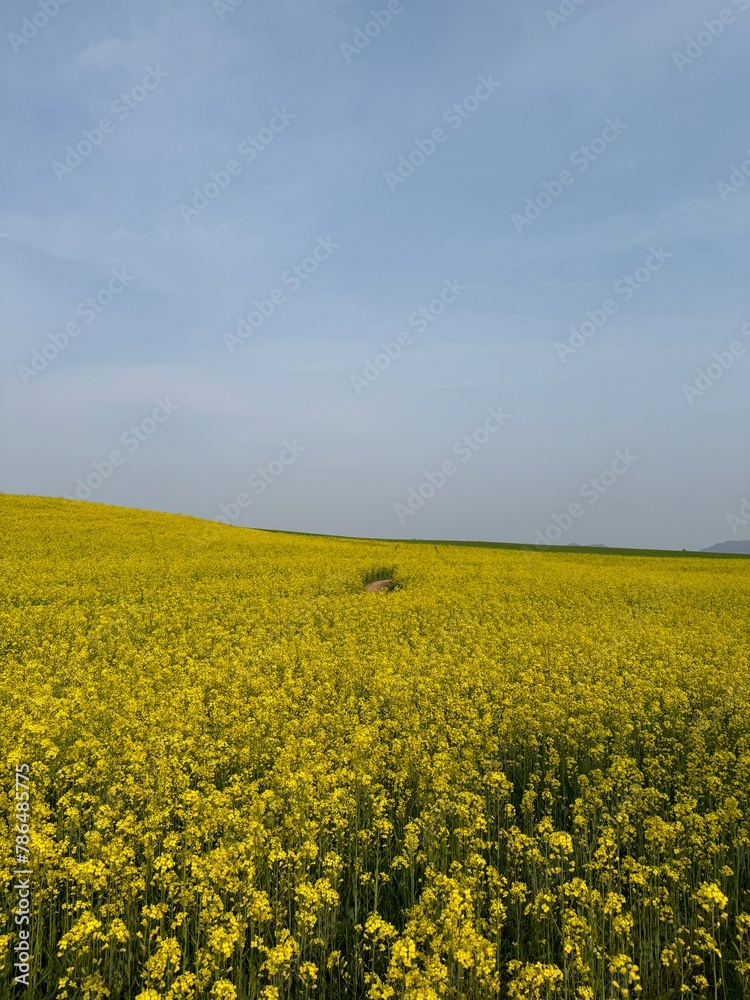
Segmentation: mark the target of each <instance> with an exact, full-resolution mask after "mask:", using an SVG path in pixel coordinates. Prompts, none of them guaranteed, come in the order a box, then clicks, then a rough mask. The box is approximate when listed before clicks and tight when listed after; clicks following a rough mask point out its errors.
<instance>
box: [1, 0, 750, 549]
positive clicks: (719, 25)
mask: <svg viewBox="0 0 750 1000" xmlns="http://www.w3.org/2000/svg"><path fill="white" fill-rule="evenodd" d="M45 4H46V11H47V13H45V7H44V5H43V4H40V3H35V2H27V0H24V3H23V4H22V5H20V6H19V5H14V7H13V8H12V9H10V8H6V9H5V10H4V11H3V14H2V29H3V30H2V35H3V38H2V39H0V42H2V43H3V44H5V46H6V51H5V57H4V59H3V60H2V69H1V70H0V75H1V77H2V84H3V92H4V93H5V94H6V95H7V96H8V98H9V99H8V100H6V102H5V108H4V111H3V118H4V120H3V122H2V126H3V134H4V135H5V137H6V146H5V155H4V157H3V165H2V171H3V173H4V183H3V185H2V191H3V194H2V199H1V200H0V232H2V234H3V236H2V238H1V239H0V258H2V265H3V269H4V272H5V276H6V280H5V281H4V283H3V287H2V292H1V293H0V294H1V296H2V308H3V313H4V319H5V323H4V325H5V329H6V331H7V333H6V336H5V337H4V338H3V341H2V347H0V352H1V353H0V383H1V385H0V389H1V390H2V400H3V404H2V405H3V411H2V422H3V434H2V441H1V448H2V453H1V454H0V459H1V460H2V489H3V490H5V491H6V492H13V493H34V494H45V495H50V496H62V495H69V496H73V495H76V491H78V495H80V496H85V497H86V498H87V499H90V500H93V501H98V502H104V503H114V504H123V505H127V506H134V507H145V508H152V509H158V510H169V511H176V512H182V513H189V514H195V515H198V516H201V517H207V518H220V517H223V518H224V519H225V520H228V521H230V522H231V523H235V524H242V525H250V526H258V527H272V528H287V529H290V530H301V531H319V532H326V533H333V534H352V535H364V536H382V537H404V538H414V537H423V538H446V539H447V538H452V539H480V538H481V539H487V540H505V541H524V542H530V541H534V540H535V539H536V540H540V535H539V533H541V537H542V538H545V539H547V540H548V541H550V542H560V543H570V542H576V543H606V544H610V545H626V546H652V547H664V548H701V547H703V546H707V545H710V544H713V543H714V542H717V541H722V540H724V539H727V538H733V537H734V538H747V537H750V519H744V520H742V521H741V523H739V524H738V523H737V521H736V520H735V521H734V522H732V525H731V526H730V523H729V521H728V520H727V515H729V514H732V513H733V512H738V511H740V510H741V509H742V504H743V499H744V498H746V497H747V496H749V495H750V475H749V473H748V436H747V431H748V407H747V385H748V373H749V372H750V327H747V328H746V329H745V331H744V332H743V327H744V326H745V324H747V323H749V322H750V302H749V301H748V295H747V231H748V222H750V196H749V193H750V184H747V186H745V181H746V174H745V173H744V172H743V171H742V164H743V163H745V164H746V171H747V173H748V174H750V163H748V162H747V161H748V159H750V152H749V151H748V149H749V148H750V129H748V126H747V120H746V114H745V104H746V101H745V96H744V95H745V91H746V73H745V65H746V52H747V44H748V38H749V37H750V2H749V0H739V2H734V0H729V2H727V3H726V4H725V5H722V4H721V3H717V4H716V5H713V6H710V5H706V3H705V2H702V3H698V2H693V0H662V2H659V3H657V4H654V3H646V2H645V0H621V2H604V0H585V2H584V3H582V4H580V5H578V6H576V5H574V4H573V3H572V0H563V2H562V4H561V5H559V6H558V5H555V4H547V3H546V2H545V0H539V2H536V0H533V2H532V0H524V2H523V3H521V2H520V0H509V2H506V3H504V4H502V5H500V4H497V3H496V2H492V3H490V2H483V0H473V2H471V3H469V4H466V5H459V4H455V3H454V4H448V3H444V2H440V0H438V2H433V3H431V4H429V5H428V4H426V3H424V2H423V0H403V3H399V2H398V0H392V3H391V4H390V9H388V7H389V5H388V4H386V3H378V4H376V5H375V6H373V5H372V4H367V3H359V2H349V0H320V2H318V3H317V4H315V5H310V6H308V7H306V8H305V9H302V5H299V4H292V3H288V2H286V0H277V2H274V3H270V2H268V0H262V2H255V0H234V4H235V5H234V6H230V5H229V4H228V3H224V2H218V0H217V2H216V3H212V2H211V0H201V2H197V0H183V2H180V3H177V2H169V0H166V2H158V3H154V2H153V0H150V2H146V0H130V2H129V3H128V4H127V5H115V4H107V3H93V2H91V0H68V2H67V3H66V4H64V5H59V3H58V0H45ZM745 5H747V8H746V9H743V7H744V6H745ZM373 11H374V12H375V15H376V16H375V15H374V14H373ZM722 11H723V12H724V13H723V14H722ZM550 12H552V13H550ZM25 19H26V20H25ZM45 22H46V23H45ZM378 22H379V23H378ZM386 22H388V23H386ZM704 22H708V24H707V25H706V24H704ZM24 35H25V36H26V37H24ZM365 39H368V44H366V45H365V44H363V41H364V40H365ZM691 39H692V41H691ZM436 130H437V131H436ZM734 167H738V168H739V169H738V171H735V173H734V181H733V182H732V188H733V189H734V190H732V189H729V188H728V187H724V188H721V189H720V188H719V187H718V185H719V184H720V183H721V182H723V183H724V184H725V185H728V184H729V183H730V181H731V178H732V171H733V168H734ZM399 168H400V171H401V173H400V174H399V173H398V171H399ZM207 185H208V187H206V186H207ZM212 185H213V186H212ZM196 206H197V207H196ZM519 220H520V221H519ZM118 275H119V277H118ZM639 275H640V277H639ZM629 276H631V277H629ZM450 289H452V291H451V290H450ZM441 296H442V297H441ZM91 299H93V301H89V300H91ZM87 302H88V304H87ZM258 306H259V307H260V308H261V313H260V314H259V313H257V312H255V313H253V310H256V309H257V308H258ZM263 310H265V312H266V313H267V315H263V314H262V313H263ZM420 310H422V312H421V313H420ZM240 319H244V321H245V322H244V325H242V324H240V326H241V330H243V331H244V332H245V334H249V335H246V336H244V337H243V336H238V335H237V333H236V330H237V327H238V322H239V320H240ZM586 323H588V325H587V326H585V327H584V330H583V332H582V331H581V326H582V324H586ZM66 327H67V333H66ZM399 338H400V339H399ZM383 344H385V345H386V347H385V348H384V347H383V346H382V345H383ZM50 345H51V346H50ZM389 345H390V346H389ZM389 355H390V356H389ZM715 355H718V359H717V358H716V357H715ZM368 362H369V365H368ZM709 368H710V371H708V369H709ZM700 371H703V372H704V373H706V374H704V375H703V376H700V375H699V374H698V373H699V372H700ZM686 387H687V388H686ZM159 407H161V409H159ZM154 411H156V416H154ZM493 412H494V413H495V414H497V413H498V412H501V413H502V414H504V416H503V418H502V419H501V420H498V419H497V418H496V417H495V418H493V417H492V415H491V414H492V413H493ZM488 414H489V415H488ZM488 421H489V423H488ZM132 428H135V431H133V430H131V429H132ZM467 436H468V439H469V443H468V444H467V443H466V438H467ZM133 442H135V444H133ZM461 442H463V444H462V443H461ZM113 454H114V457H113ZM467 455H468V457H467ZM618 455H619V456H620V457H618ZM623 455H625V456H626V457H627V460H626V461H623V460H622V457H621V456H623ZM110 459H112V460H111V461H110ZM446 463H448V465H447V466H446ZM441 469H442V470H444V471H442V472H441ZM445 469H448V471H445ZM441 476H442V479H441ZM592 480H593V485H592ZM587 484H588V485H587ZM745 509H750V507H747V506H746V508H745Z"/></svg>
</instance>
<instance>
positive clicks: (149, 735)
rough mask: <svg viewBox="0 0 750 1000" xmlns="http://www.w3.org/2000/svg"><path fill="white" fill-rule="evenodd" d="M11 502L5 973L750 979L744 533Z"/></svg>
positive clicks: (102, 984) (72, 991) (651, 995)
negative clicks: (283, 518)
mask: <svg viewBox="0 0 750 1000" xmlns="http://www.w3.org/2000/svg"><path fill="white" fill-rule="evenodd" d="M0 517H1V519H2V533H1V540H0V546H1V550H2V562H1V563H0V590H1V591H2V606H1V609H0V622H1V624H0V629H1V632H2V635H1V638H0V643H1V644H2V651H3V665H2V672H1V673H0V756H1V757H2V761H3V780H2V788H1V789H0V806H1V809H0V841H1V843H2V855H1V863H2V886H1V887H0V891H1V892H2V907H0V921H2V923H1V924H0V961H2V963H3V964H2V968H1V969H0V997H3V998H4V997H20V996H24V997H26V998H27V1000H47V998H58V997H59V998H69V1000H99V998H111V1000H135V998H138V1000H248V998H253V1000H254V998H262V1000H313V998H317V1000H364V998H370V1000H390V998H394V1000H442V998H445V1000H459V998H461V1000H464V998H465V1000H485V998H497V1000H506V998H507V1000H553V998H554V1000H605V998H606V1000H609V998H612V1000H619V998H631V1000H632V998H636V997H639V998H641V1000H672V998H674V1000H677V998H683V997H685V998H697V997H700V998H703V997H706V998H711V1000H719V998H722V1000H730V998H731V1000H735V998H737V1000H739V998H743V997H745V998H746V997H748V996H750V810H749V809H748V805H749V803H748V797H749V794H750V793H749V789H750V664H749V656H750V562H748V561H747V560H745V559H730V558H707V557H704V558H700V557H695V558H692V557H688V558H686V557H680V558H677V557H675V558H671V557H669V558H668V557H663V558H662V557H653V556H645V555H644V556H637V555H633V556H617V555H604V554H602V555H595V554H589V553H571V552H554V551H548V552H544V551H538V552H536V551H525V550H512V549H491V548H478V547H457V546H450V545H438V546H433V545H425V544H411V543H406V542H402V543H392V542H376V541H372V542H370V541H352V540H338V539H330V538H320V537H305V536H295V535H290V534H277V533H271V532H260V531H252V530H247V529H240V528H233V527H225V526H222V525H214V524H211V523H209V522H202V521H199V520H195V519H191V518H187V517H178V516H172V515H166V514H156V513H147V512H142V511H132V510H125V509H120V508H113V507H105V506H100V505H93V504H85V503H78V502H69V501H63V500H48V499H39V498H28V497H26V498H22V497H5V496H3V497H0ZM379 569H387V570H389V571H394V572H395V577H396V580H397V582H398V584H399V585H400V586H399V587H398V589H396V590H394V591H393V592H392V593H390V594H381V595H371V594H364V593H363V592H362V588H363V582H364V581H365V580H366V579H368V578H371V577H372V574H373V573H377V571H378V570H379ZM24 769H26V770H24ZM18 773H20V774H22V776H23V777H22V780H21V789H22V791H21V792H19V791H18V787H19V784H18V780H17V778H16V774H18ZM26 787H28V793H27V797H26V798H24V795H23V789H24V788H26ZM24 851H28V854H25V853H24ZM19 866H23V867H22V868H19ZM19 870H22V871H29V872H30V873H31V874H30V875H29V876H28V882H29V885H30V890H29V891H28V893H27V894H26V895H23V893H24V892H25V891H26V890H24V889H23V888H21V889H19V888H18V887H19V885H20V886H21V887H23V884H24V881H25V880H26V878H27V877H26V876H19V875H18V874H14V873H16V872H18V871H19ZM22 918H27V919H26V920H24V919H22ZM24 942H26V943H24ZM24 949H27V950H26V951H24ZM23 955H25V956H26V957H27V958H28V962H27V963H26V965H27V968H28V972H27V973H26V977H27V978H26V979H23V980H22V981H21V982H14V980H15V978H16V977H17V976H18V975H19V970H20V969H21V968H22V967H23V964H24V963H23V962H21V961H20V960H19V956H23ZM27 982H28V986H27V985H26V983H27Z"/></svg>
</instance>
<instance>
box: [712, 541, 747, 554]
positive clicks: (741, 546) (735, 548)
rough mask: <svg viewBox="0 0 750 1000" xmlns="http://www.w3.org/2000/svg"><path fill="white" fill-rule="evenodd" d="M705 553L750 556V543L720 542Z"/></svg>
mask: <svg viewBox="0 0 750 1000" xmlns="http://www.w3.org/2000/svg"><path fill="white" fill-rule="evenodd" d="M702 551H703V552H733V553H734V554H735V555H742V556H750V542H719V544H718V545H712V546H711V548H710V549H702Z"/></svg>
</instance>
